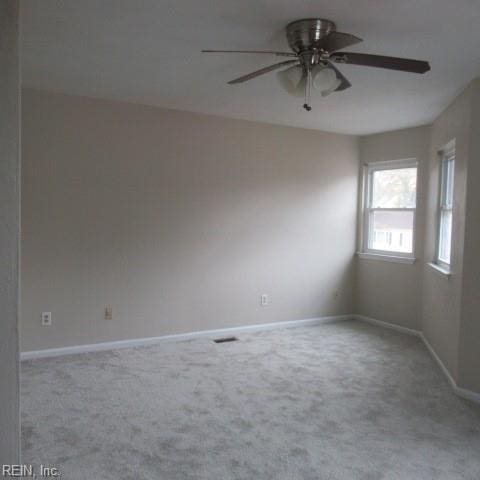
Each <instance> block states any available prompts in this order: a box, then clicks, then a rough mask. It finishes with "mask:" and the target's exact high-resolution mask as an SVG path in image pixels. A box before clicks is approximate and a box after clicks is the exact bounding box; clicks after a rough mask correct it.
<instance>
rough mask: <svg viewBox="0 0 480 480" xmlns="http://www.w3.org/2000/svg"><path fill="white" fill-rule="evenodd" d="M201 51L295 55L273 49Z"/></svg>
mask: <svg viewBox="0 0 480 480" xmlns="http://www.w3.org/2000/svg"><path fill="white" fill-rule="evenodd" d="M202 53H268V54H270V55H277V56H279V57H296V56H297V54H296V53H293V52H275V51H273V50H202Z"/></svg>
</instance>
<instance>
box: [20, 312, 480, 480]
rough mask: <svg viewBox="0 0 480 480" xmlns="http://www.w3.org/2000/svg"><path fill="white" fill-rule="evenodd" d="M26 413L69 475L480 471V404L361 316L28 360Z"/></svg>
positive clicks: (255, 477) (406, 340) (410, 341)
mask: <svg viewBox="0 0 480 480" xmlns="http://www.w3.org/2000/svg"><path fill="white" fill-rule="evenodd" d="M22 417H23V459H22V461H23V462H24V463H32V464H40V463H43V464H44V465H45V464H46V465H52V466H58V467H59V468H60V470H61V472H62V474H63V478H65V479H69V480H70V479H71V480H87V479H93V480H110V479H112V480H123V479H125V480H126V479H128V480H133V479H142V480H143V479H149V480H150V479H152V480H153V479H154V480H177V479H178V480H187V479H189V480H190V479H195V480H229V479H231V480H233V479H235V480H243V479H244V480H269V479H272V480H300V479H301V480H310V479H311V480H314V479H315V480H324V479H325V480H327V479H328V480H337V479H338V480H340V479H341V480H367V479H368V480H377V479H385V480H428V479H432V480H443V479H445V480H447V479H448V480H456V479H464V480H465V479H469V480H478V479H479V478H480V407H479V406H478V405H474V404H472V403H469V402H467V401H464V400H462V399H460V398H458V397H456V396H455V395H454V394H453V393H452V391H451V389H450V387H449V385H448V384H447V382H446V380H445V378H444V376H443V374H442V373H441V372H440V370H439V369H438V367H437V365H436V364H435V363H434V361H433V360H432V358H431V357H430V355H429V353H428V352H427V351H426V349H425V348H424V346H423V345H422V344H421V342H420V341H419V340H418V339H417V338H413V337H409V336H406V335H403V334H399V333H396V332H392V331H389V330H385V329H381V328H378V327H373V326H370V325H366V324H363V323H360V322H355V321H347V322H338V323H332V324H328V325H323V326H319V327H308V328H296V329H285V330H275V331H269V332H261V333H250V334H244V335H240V336H239V341H238V342H234V343H226V344H214V343H213V342H211V341H210V340H207V339H199V340H194V341H188V342H182V343H175V344H173V343H171V344H165V343H164V344H159V345H155V346H148V347H138V348H131V349H122V350H115V351H109V352H98V353H91V354H82V355H74V356H68V357H59V358H53V359H44V360H35V361H28V362H24V363H23V365H22Z"/></svg>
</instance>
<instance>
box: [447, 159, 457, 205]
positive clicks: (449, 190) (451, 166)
mask: <svg viewBox="0 0 480 480" xmlns="http://www.w3.org/2000/svg"><path fill="white" fill-rule="evenodd" d="M454 165H455V163H454V159H453V158H450V159H448V160H447V161H446V163H445V172H444V175H445V187H444V188H445V198H444V205H445V206H449V207H451V206H452V205H453V169H454Z"/></svg>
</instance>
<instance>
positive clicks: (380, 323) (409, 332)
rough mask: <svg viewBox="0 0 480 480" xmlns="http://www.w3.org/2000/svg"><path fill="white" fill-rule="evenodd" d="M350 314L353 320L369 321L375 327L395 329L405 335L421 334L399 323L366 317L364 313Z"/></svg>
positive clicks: (417, 335)
mask: <svg viewBox="0 0 480 480" xmlns="http://www.w3.org/2000/svg"><path fill="white" fill-rule="evenodd" d="M352 316H353V318H354V319H355V320H360V321H361V322H366V323H370V324H371V325H376V326H377V327H383V328H388V329H390V330H395V331H396V332H401V333H405V334H406V335H413V336H414V337H421V336H422V332H420V331H419V330H414V329H413V328H407V327H402V326H401V325H396V324H394V323H388V322H384V321H382V320H377V319H376V318H372V317H366V316H365V315H357V314H354V315H352Z"/></svg>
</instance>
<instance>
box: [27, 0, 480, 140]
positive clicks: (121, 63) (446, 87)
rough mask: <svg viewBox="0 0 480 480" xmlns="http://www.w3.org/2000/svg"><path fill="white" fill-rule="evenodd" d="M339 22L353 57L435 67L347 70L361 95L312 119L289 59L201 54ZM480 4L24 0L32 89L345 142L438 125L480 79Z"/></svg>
mask: <svg viewBox="0 0 480 480" xmlns="http://www.w3.org/2000/svg"><path fill="white" fill-rule="evenodd" d="M305 17H324V18H329V19H331V20H334V21H335V22H336V23H337V28H338V30H339V31H344V32H348V33H352V34H354V35H357V36H359V37H361V38H363V39H364V42H363V43H361V44H359V45H358V46H355V47H352V48H350V49H349V50H353V51H358V52H365V53H376V54H383V55H392V56H404V57H410V58H418V59H420V60H428V61H430V63H431V67H432V70H431V71H430V72H428V73H426V74H425V75H415V74H408V73H402V72H394V71H386V70H382V69H375V68H367V67H358V66H352V65H342V66H341V70H342V71H343V73H344V74H345V75H346V76H347V77H348V78H349V79H350V81H351V82H352V84H353V87H352V88H350V89H349V90H347V91H345V92H340V93H336V94H332V95H331V96H330V97H328V98H322V97H321V96H320V95H319V94H317V95H315V96H314V98H313V101H312V106H313V110H312V111H311V112H310V113H307V112H305V111H304V110H303V109H302V108H301V105H302V103H303V102H302V99H298V98H293V97H290V96H289V95H288V94H286V93H284V92H283V91H282V90H281V88H280V87H279V86H278V85H277V83H276V79H275V74H274V73H270V74H267V75H264V76H262V77H259V78H257V79H254V80H251V81H250V82H247V83H244V84H239V85H227V81H228V80H231V79H232V78H235V77H237V76H240V75H242V74H245V73H249V72H250V71H252V70H255V69H258V68H261V67H262V66H266V65H270V64H272V63H275V62H277V61H281V60H282V59H281V58H280V59H279V58H278V57H274V56H272V57H270V56H267V55H265V56H264V55H240V54H237V55H234V54H231V55H227V54H202V53H200V50H201V49H202V48H220V49H280V50H285V49H286V48H287V44H286V40H285V36H284V26H285V25H286V24H287V23H288V22H290V21H292V20H296V19H299V18H305ZM479 25H480V1H478V0H335V1H332V0H328V1H327V0H316V1H315V0H310V1H299V2H293V1H292V0H23V26H22V28H23V82H24V85H25V86H29V87H36V88H43V89H48V90H54V91H60V92H65V93H73V94H79V95H86V96H93V97H102V98H109V99H118V100H125V101H130V102H136V103H144V104H149V105H159V106H162V107H168V108H175V109H180V110H188V111H194V112H203V113H211V114H216V115H222V116H226V117H233V118H242V119H247V120H257V121H264V122H269V123H279V124H286V125H293V126H298V127H306V128H313V129H320V130H327V131H335V132H341V133H352V134H367V133H373V132H379V131H386V130H392V129H398V128H404V127H409V126H414V125H420V124H425V123H428V122H430V121H431V120H433V119H434V118H435V116H436V115H438V114H439V113H440V112H441V111H442V109H443V108H444V107H445V106H446V105H447V104H448V103H449V102H450V101H451V100H452V99H453V97H454V96H455V95H456V94H457V93H458V92H459V91H461V89H462V88H463V87H465V85H466V84H467V83H468V82H469V81H470V80H471V79H472V78H474V77H475V76H477V75H479V74H480V48H479V46H480V28H479Z"/></svg>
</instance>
